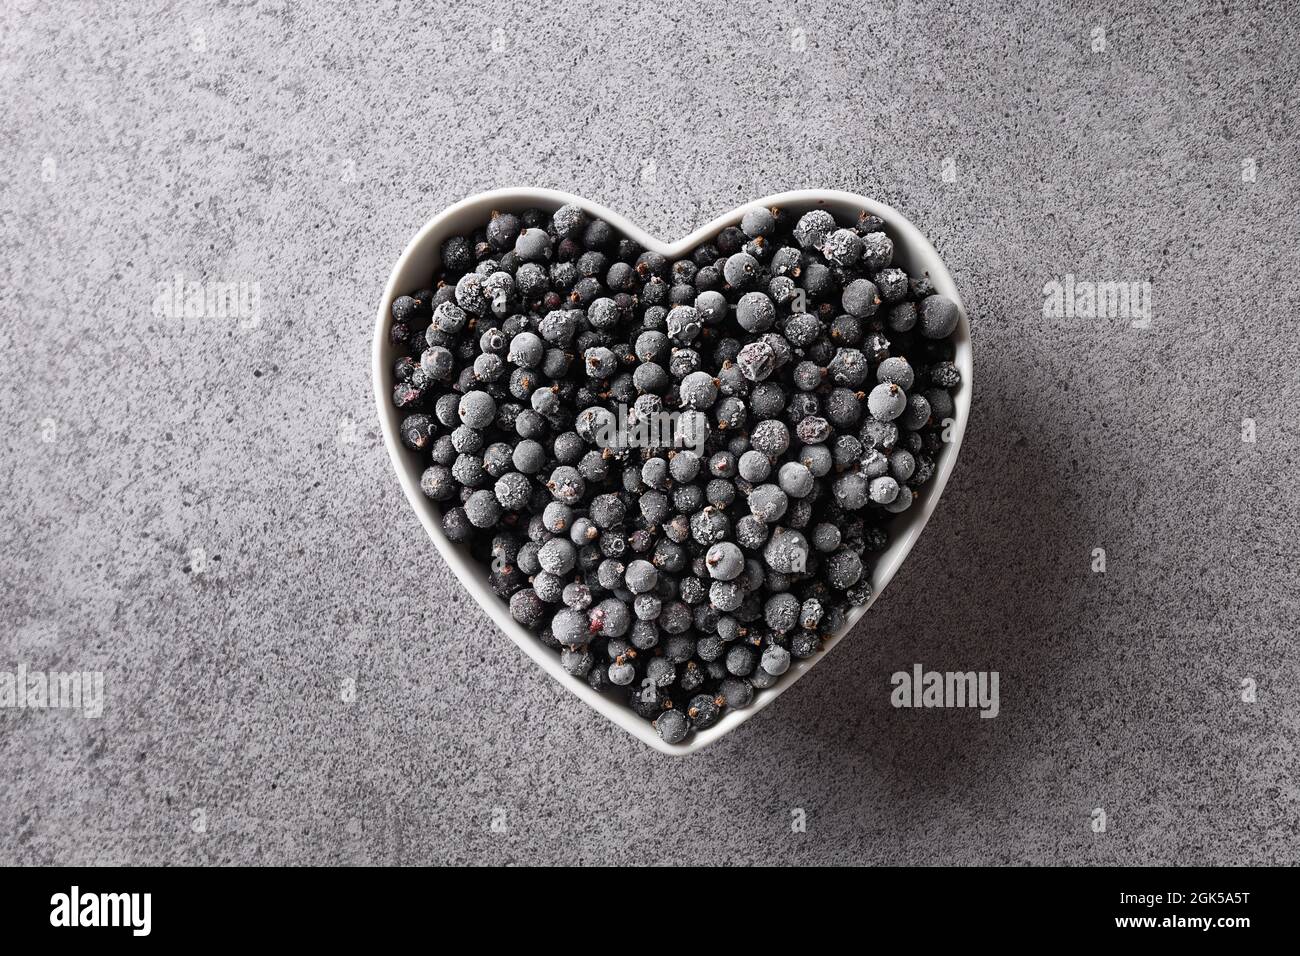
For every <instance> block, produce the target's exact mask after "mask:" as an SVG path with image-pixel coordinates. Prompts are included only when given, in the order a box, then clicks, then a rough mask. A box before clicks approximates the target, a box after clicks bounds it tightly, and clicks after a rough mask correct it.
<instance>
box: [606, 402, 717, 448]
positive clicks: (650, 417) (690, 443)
mask: <svg viewBox="0 0 1300 956" xmlns="http://www.w3.org/2000/svg"><path fill="white" fill-rule="evenodd" d="M594 431H595V434H594V437H595V440H596V445H597V446H598V447H600V448H649V449H652V450H660V449H669V448H690V449H692V450H694V451H695V452H696V453H697V454H700V455H703V454H704V441H705V439H706V438H707V437H708V433H709V423H708V419H706V418H705V417H704V415H703V414H701V413H700V412H697V411H691V410H689V409H686V410H683V411H668V412H662V411H660V412H648V413H644V414H643V413H640V412H638V411H636V409H632V410H631V411H629V410H628V407H627V406H626V405H624V404H622V403H620V404H619V406H618V411H617V413H615V414H610V415H605V416H603V417H602V419H601V421H600V422H599V423H598V424H597V426H596V428H595V430H594Z"/></svg>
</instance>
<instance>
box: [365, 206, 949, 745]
mask: <svg viewBox="0 0 1300 956" xmlns="http://www.w3.org/2000/svg"><path fill="white" fill-rule="evenodd" d="M893 256H894V245H893V242H892V240H891V239H890V237H889V235H888V234H887V233H886V231H885V223H883V222H882V221H881V220H880V219H878V218H876V217H874V216H869V215H866V214H865V213H864V214H863V215H862V216H861V217H860V218H859V220H858V221H857V222H856V223H853V224H851V225H847V226H843V225H840V224H838V223H837V222H836V221H835V219H834V218H833V217H832V216H831V215H830V213H828V212H826V211H824V210H820V209H816V210H813V211H811V212H805V213H803V214H802V215H799V214H797V213H792V212H790V211H789V210H785V209H757V210H753V211H751V212H749V213H747V214H746V215H745V217H744V219H743V220H742V221H741V223H740V226H739V227H736V226H732V227H729V228H727V229H724V230H723V231H722V232H721V233H720V234H719V235H718V236H717V238H716V239H715V240H714V241H713V242H711V243H707V244H705V245H702V246H699V247H698V248H697V249H695V251H694V252H693V253H692V254H691V255H690V256H689V258H685V259H680V260H677V261H670V260H668V259H666V258H664V257H663V256H661V255H658V254H656V253H654V252H647V251H645V250H643V249H642V248H641V247H640V246H638V245H637V244H636V243H635V242H633V241H632V240H630V239H627V238H625V237H623V236H621V235H619V234H618V233H617V232H616V231H615V230H614V229H613V227H611V226H610V225H609V224H608V223H605V222H602V221H600V220H593V219H591V218H590V217H588V216H587V215H586V213H585V212H584V211H583V210H582V209H581V208H579V207H577V206H574V205H569V206H563V207H561V208H560V209H557V210H556V211H555V212H554V213H553V214H550V213H546V212H544V211H541V210H537V209H530V210H527V211H524V212H522V213H519V214H517V215H516V214H513V213H508V212H503V213H497V214H494V215H493V217H492V220H491V221H490V222H488V223H487V224H486V225H485V226H484V227H483V228H482V229H480V230H478V231H477V232H475V233H474V234H473V235H471V236H459V237H456V238H453V239H450V240H448V241H447V242H446V243H444V244H443V247H442V268H443V270H444V271H443V272H442V274H441V275H439V276H436V277H434V283H433V285H432V286H431V287H430V288H427V289H420V290H416V291H414V292H412V294H410V295H404V296H401V297H399V298H398V299H397V300H396V301H394V302H393V305H392V317H393V322H392V326H391V336H392V341H393V343H394V344H395V345H396V346H398V348H399V350H400V351H401V352H402V353H403V354H402V355H401V356H400V357H399V358H398V359H397V361H396V364H395V366H394V369H393V376H394V388H393V403H394V404H395V405H396V406H397V408H399V409H400V410H402V412H403V413H405V417H404V418H403V420H402V423H401V436H402V441H403V442H404V443H405V444H406V446H407V447H408V448H410V449H412V450H413V451H415V452H418V453H419V454H420V455H421V456H423V458H424V459H425V460H426V461H427V462H428V465H427V468H426V469H425V471H424V474H423V478H422V480H421V486H422V488H423V490H424V493H425V494H426V495H428V496H429V498H431V499H432V500H433V501H435V502H437V503H438V504H439V505H440V506H441V512H442V527H443V529H444V531H445V532H446V533H447V536H448V537H449V538H450V539H451V540H453V541H457V542H462V543H464V544H466V545H467V546H468V547H469V548H470V549H471V550H472V552H473V553H474V554H475V556H476V557H478V558H479V559H480V560H482V561H483V562H484V564H485V571H487V568H488V567H490V571H487V573H488V574H489V583H490V585H491V587H492V589H493V591H495V592H496V593H497V594H498V595H500V597H501V598H502V599H504V600H507V601H509V604H510V613H511V615H512V616H513V617H514V618H515V619H516V620H517V621H519V622H520V623H522V624H524V625H525V626H527V627H528V628H530V629H532V630H534V631H535V632H536V633H537V634H538V636H539V638H540V639H541V640H542V641H543V642H544V643H545V644H547V645H548V646H550V647H552V648H554V649H555V650H557V651H558V652H559V654H560V660H561V663H562V664H563V666H564V668H565V670H567V671H568V672H569V673H571V674H574V675H576V676H578V677H580V678H582V679H584V680H586V681H587V682H588V683H589V684H590V685H591V686H592V687H594V688H596V689H597V690H600V691H602V692H607V693H617V694H621V695H622V697H623V698H624V699H626V701H627V703H628V705H629V706H630V707H632V709H633V710H635V711H636V712H637V713H638V714H640V715H641V716H643V717H645V718H647V719H649V720H653V721H654V726H655V728H656V729H657V731H658V732H659V734H660V736H661V737H662V738H663V739H664V740H666V741H668V742H670V743H676V742H679V741H681V740H683V739H685V738H686V736H687V735H688V734H689V733H690V732H691V731H692V730H695V729H704V728H706V727H709V726H711V725H713V724H714V723H716V722H717V721H718V719H719V718H720V717H721V715H722V713H723V712H724V710H725V709H726V708H729V707H744V706H746V705H747V704H748V703H749V702H750V701H751V699H752V698H753V695H754V691H755V690H756V689H759V690H761V689H763V688H767V687H771V686H772V685H773V684H774V683H775V682H776V681H777V680H778V679H779V678H780V676H781V675H782V674H783V673H785V671H786V670H787V669H788V668H789V667H790V665H791V661H792V659H799V658H806V657H809V656H811V655H812V654H814V653H816V652H817V650H818V649H819V647H820V646H821V641H822V638H823V637H825V636H827V635H829V634H831V633H833V632H834V631H835V630H836V629H837V628H839V627H841V626H842V624H843V622H844V617H845V614H846V612H847V610H848V608H849V607H850V606H851V605H860V604H863V603H865V602H866V601H867V600H868V599H869V598H870V595H871V586H870V579H871V573H870V571H871V564H872V559H871V555H872V553H873V552H878V551H880V550H881V549H882V548H884V546H885V544H886V542H887V541H888V529H889V519H890V517H891V516H892V515H895V514H898V513H900V512H903V511H906V510H907V509H908V508H909V507H911V506H912V505H913V504H914V503H915V501H916V499H917V496H918V495H920V494H921V489H922V487H923V486H924V485H925V483H926V482H927V481H928V480H929V479H930V477H931V476H932V475H933V473H934V470H935V460H936V457H937V455H938V454H939V452H940V450H941V448H942V444H943V430H944V423H945V420H947V419H950V418H951V416H952V415H953V399H952V396H951V390H952V389H953V388H954V387H955V386H956V385H957V384H958V380H959V376H958V372H957V369H956V367H955V366H954V365H953V362H952V358H953V346H952V342H951V341H950V336H951V335H952V333H953V331H954V330H955V329H956V327H957V322H958V310H957V307H956V305H955V304H954V303H953V302H952V301H951V300H949V299H947V298H945V297H943V296H941V295H937V294H935V292H934V289H933V288H932V286H931V284H930V282H929V279H928V278H927V277H916V276H909V275H908V274H907V273H906V272H905V271H904V270H902V269H900V268H897V267H895V266H894V265H893ZM664 420H667V421H668V422H669V423H671V424H672V425H674V426H675V430H673V431H672V432H671V434H672V435H674V436H675V437H674V439H673V441H674V444H675V447H652V446H651V447H648V446H647V445H646V444H644V443H638V442H637V441H636V440H635V439H636V438H637V436H638V435H642V436H644V435H646V434H651V435H657V436H660V437H662V436H663V435H664V434H665V430H663V429H658V430H655V429H640V430H638V429H637V428H635V427H627V426H628V424H629V423H631V424H632V425H638V424H642V425H643V424H645V423H648V422H651V421H659V422H662V421H664Z"/></svg>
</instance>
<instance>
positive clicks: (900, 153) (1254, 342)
mask: <svg viewBox="0 0 1300 956" xmlns="http://www.w3.org/2000/svg"><path fill="white" fill-rule="evenodd" d="M1176 6H1177V9H1172V10H1171V9H1168V8H1167V5H1165V4H1150V5H1147V4H1139V5H1138V8H1137V9H1127V10H1126V9H1124V8H1123V5H1111V6H1105V5H1090V4H1084V3H1079V4H1075V3H1053V2H1035V3H1029V4H1026V3H1021V2H1014V3H1013V2H1004V0H1002V2H990V3H970V2H961V0H958V2H953V3H944V4H929V3H920V2H908V0H902V2H897V3H892V4H891V3H886V4H876V5H871V8H870V9H868V8H867V5H864V4H859V3H852V2H839V3H825V2H811V3H803V4H798V5H795V4H789V3H761V2H750V3H740V4H731V5H709V4H699V3H689V2H688V3H678V2H676V0H658V2H655V3H650V4H626V3H612V2H605V0H589V2H583V3H569V2H564V3H552V4H536V3H522V2H507V3H500V4H496V5H492V6H483V5H478V4H468V3H455V4H450V3H448V4H439V5H424V6H417V5H415V4H400V5H399V4H392V3H386V4H373V5H359V4H345V3H339V4H323V3H322V4H309V3H298V2H291V0H278V2H276V0H270V2H259V0H228V2H226V3H221V4H200V3H190V4H159V3H154V2H142V3H137V4H132V5H130V9H129V10H128V9H127V8H126V7H121V8H119V7H116V6H113V5H104V4H91V3H70V2H52V3H39V4H38V3H35V2H32V0H11V2H8V3H6V4H4V7H3V11H2V12H0V17H2V18H3V29H2V30H0V77H2V79H3V82H2V83H0V98H2V100H3V109H2V110H0V147H2V148H0V156H2V157H3V159H2V160H0V164H2V165H0V170H2V174H0V175H2V178H0V245H2V247H3V249H2V252H3V254H2V256H0V263H2V264H0V269H2V270H3V273H2V274H0V280H2V281H0V305H2V306H3V316H4V322H3V325H2V326H0V346H2V348H0V365H2V372H0V409H3V416H4V425H5V428H4V435H3V468H2V472H3V495H0V526H2V527H3V536H2V538H0V613H2V616H3V631H2V632H0V670H13V669H14V668H15V667H16V666H17V665H18V664H19V663H25V664H26V665H27V666H28V667H29V668H31V669H40V668H47V669H64V670H67V669H74V668H75V669H90V670H94V669H100V670H103V671H104V672H105V674H106V679H107V691H106V693H107V703H106V710H105V713H104V716H103V717H102V718H101V719H99V720H91V719H86V718H84V717H81V716H78V715H75V714H72V713H69V712H66V711H33V710H24V711H17V710H0V767H3V772H2V773H0V862H4V863H9V862H19V863H91V862H96V863H146V862H167V863H182V862H185V863H236V862H238V863H263V862H266V863H270V862H314V863H353V862H366V861H378V862H406V863H415V862H440V863H500V862H515V863H536V862H568V863H579V862H594V861H605V862H617V863H650V862H658V863H677V862H724V863H745V862H758V861H790V862H805V863H835V864H843V863H855V862H863V863H934V864H942V863H1027V862H1031V863H1169V862H1172V863H1249V862H1287V861H1290V862H1294V861H1295V859H1296V854H1297V848H1298V846H1300V830H1298V826H1300V823H1298V821H1300V787H1298V786H1297V783H1296V780H1297V772H1298V771H1300V767H1298V766H1297V764H1298V760H1297V746H1298V741H1300V706H1298V702H1300V668H1298V666H1297V655H1296V643H1297V612H1300V585H1298V584H1297V573H1296V564H1297V559H1298V558H1300V546H1298V545H1297V543H1296V540H1297V539H1296V532H1297V528H1300V519H1297V516H1296V505H1297V500H1298V492H1300V476H1298V472H1297V463H1298V462H1297V443H1298V440H1300V411H1298V409H1300V373H1298V372H1297V368H1298V367H1300V338H1298V337H1297V332H1300V319H1298V318H1297V315H1298V311H1297V310H1298V307H1300V280H1297V278H1296V277H1297V265H1298V264H1300V263H1298V262H1297V258H1298V254H1297V249H1300V217H1297V215H1296V208H1297V204H1298V203H1300V188H1298V187H1297V179H1296V173H1297V169H1300V164H1298V163H1297V159H1298V157H1297V132H1300V130H1298V128H1297V119H1296V116H1297V110H1298V107H1300V101H1298V96H1297V85H1296V75H1297V72H1296V71H1297V54H1296V50H1297V48H1298V44H1300V22H1298V20H1300V14H1297V11H1296V8H1295V7H1294V6H1293V5H1291V4H1289V3H1286V2H1277V3H1237V2H1233V3H1215V4H1204V5H1201V4H1197V5H1176ZM1098 29H1100V30H1102V31H1104V49H1098V47H1101V46H1102V43H1101V42H1100V41H1101V40H1102V36H1103V35H1102V34H1101V33H1098V32H1096V31H1097V30H1098ZM514 184H530V185H545V186H555V187H560V188H564V189H569V190H572V191H575V192H581V193H584V194H586V195H588V196H590V197H591V198H593V199H595V200H597V201H599V202H602V203H605V204H607V205H609V206H612V207H614V208H617V209H621V210H626V211H628V212H629V213H630V214H631V215H632V217H633V218H634V219H638V220H639V221H640V222H642V223H643V224H644V225H645V226H646V227H647V228H649V229H651V230H652V231H656V232H658V233H659V234H661V235H663V236H665V237H672V236H676V235H680V234H682V233H684V232H686V231H688V230H690V229H691V228H693V227H695V226H697V225H699V224H700V223H702V222H704V221H707V220H708V219H710V218H712V217H713V216H715V215H716V214H718V213H719V212H721V211H724V210H726V209H728V208H730V207H732V206H733V205H735V204H736V203H737V202H739V201H741V200H744V199H749V198H752V197H755V196H760V195H764V194H768V193H772V192H777V191H780V190H782V189H786V188H795V187H801V186H824V187H838V188H843V189H849V190H854V191H858V192H862V193H866V194H868V195H872V196H876V197H879V198H881V199H883V200H885V201H886V202H889V203H891V204H894V205H896V206H897V207H898V208H900V209H902V210H903V211H905V212H906V213H907V215H908V216H909V217H911V218H912V220H913V221H914V222H916V223H917V224H918V225H919V226H920V227H921V228H922V229H923V230H924V231H926V232H927V234H928V235H930V236H931V237H932V239H933V240H934V241H935V243H936V245H937V246H938V247H939V249H940V251H941V252H942V253H943V254H944V255H945V256H946V258H947V261H948V263H949V265H950V267H951V268H952V270H953V272H954V275H955V276H956V278H957V281H958V282H959V284H960V287H961V289H962V292H963V295H964V296H965V298H966V302H967V305H968V308H969V310H970V313H971V317H972V324H973V327H974V336H975V345H976V350H975V356H976V374H977V387H976V391H975V405H974V411H973V417H972V421H971V427H970V429H969V431H968V432H967V439H966V444H965V447H964V448H963V452H962V460H961V461H960V463H959V465H958V468H957V470H956V472H955V474H954V476H953V480H952V481H951V483H950V484H949V486H948V489H947V492H946V494H945V498H944V501H943V503H942V505H941V507H940V508H939V510H938V512H937V513H936V515H935V517H934V519H933V520H932V521H931V523H930V526H929V528H928V530H927V531H926V534H925V536H924V538H923V539H922V541H921V543H920V544H919V546H918V547H917V548H916V550H915V551H914V552H913V554H912V556H911V558H910V560H909V563H908V564H907V565H906V566H905V568H904V569H903V571H902V573H900V575H899V576H898V578H897V579H896V580H895V581H894V583H893V584H892V585H891V587H890V588H889V590H888V591H887V592H886V593H885V595H884V597H883V598H882V599H881V600H880V601H879V602H878V603H877V605H876V606H875V608H874V609H873V610H872V611H871V613H870V614H869V615H868V616H867V618H866V619H865V620H864V622H863V623H862V624H861V626H859V627H858V629H857V630H856V632H855V633H854V634H853V635H852V637H851V638H850V639H849V640H847V641H845V642H844V643H843V644H842V645H841V646H840V648H839V649H838V650H837V651H836V652H835V653H834V654H833V655H832V656H831V657H829V658H828V659H827V661H826V664H825V665H824V666H822V667H820V668H819V669H818V670H817V671H816V672H815V673H813V674H812V675H810V676H809V677H808V678H807V679H806V680H804V681H802V682H801V683H800V685H799V686H798V688H797V689H795V690H793V691H792V692H791V693H790V694H788V695H786V696H785V697H783V698H782V699H781V700H780V701H778V702H777V703H776V704H775V705H774V706H772V707H771V708H769V709H768V710H766V711H765V712H763V713H762V714H761V715H759V716H758V717H756V718H755V719H754V720H752V721H750V722H749V723H747V724H746V725H745V726H744V727H743V728H741V729H740V730H739V731H737V732H736V733H734V734H733V735H731V736H730V737H728V738H726V739H725V740H724V741H723V742H721V743H719V744H717V745H716V746H714V747H713V748H711V749H709V750H707V751H705V752H703V753H702V754H700V755H698V756H695V757H692V758H690V759H685V760H680V759H679V760H675V759H671V758H666V757H664V756H661V755H659V754H656V753H654V752H652V751H650V750H648V749H647V748H645V747H643V746H642V745H641V744H639V743H637V742H636V741H634V740H633V739H632V738H630V737H628V736H627V735H625V734H624V733H623V732H622V731H619V730H617V729H616V728H614V727H613V726H612V725H610V724H607V723H606V722H605V721H604V720H603V718H600V717H599V716H597V715H596V714H595V713H593V712H592V711H590V710H588V709H587V708H586V707H585V706H584V705H582V704H580V703H579V702H577V701H576V700H575V699H574V698H572V697H571V696H570V695H569V694H568V693H567V692H566V691H564V690H563V689H562V688H561V687H559V686H558V685H557V684H555V683H553V682H552V681H551V680H550V679H549V678H547V677H545V676H544V675H543V674H542V673H541V672H540V671H539V670H538V669H537V668H535V667H534V666H533V665H532V664H531V663H529V662H528V661H527V660H525V659H524V658H523V657H522V656H521V655H520V654H518V653H517V652H516V650H515V649H514V647H513V645H512V644H510V643H509V641H508V640H506V638H505V637H504V636H502V635H501V634H499V633H497V632H496V631H495V630H494V628H493V627H492V625H491V624H490V623H489V620H488V618H487V617H486V616H485V615H484V614H483V613H482V612H481V611H480V610H478V608H477V607H476V606H475V605H474V604H473V603H472V601H470V600H469V599H468V598H467V597H466V596H465V595H463V594H462V593H461V592H460V591H459V590H458V588H457V586H456V583H455V582H454V580H453V579H452V576H451V574H450V572H449V571H448V570H447V568H446V567H445V566H444V565H443V564H442V563H441V561H440V560H439V559H438V558H437V557H436V555H435V553H434V551H433V548H432V546H431V545H430V543H429V541H428V540H427V539H426V538H425V535H424V533H423V532H422V530H421V529H420V527H419V525H418V524H417V522H416V520H415V518H414V517H413V516H412V514H411V513H410V512H409V511H408V509H407V506H406V504H405V501H404V499H403V497H402V495H401V493H400V490H399V488H398V485H397V482H396V479H395V478H394V476H393V474H392V472H391V470H390V468H389V464H388V460H387V457H386V455H385V453H384V450H383V448H382V444H381V442H380V440H379V436H378V434H377V421H376V417H375V414H374V411H373V407H372V397H371V386H370V380H369V371H368V361H369V350H370V336H371V326H372V321H373V317H374V310H375V307H376V305H377V303H378V300H379V296H380V293H381V290H382V285H383V282H384V281H385V279H386V277H387V275H388V271H389V269H390V267H391V265H392V263H393V261H394V260H395V258H396V257H397V255H398V253H399V252H400V251H401V249H402V247H403V245H404V244H405V243H406V241H407V240H408V239H409V238H410V237H411V235H412V234H413V233H414V232H415V231H416V229H418V227H419V226H420V225H421V224H422V223H423V222H424V221H425V220H426V219H427V218H428V217H429V216H431V215H432V214H433V213H435V212H436V211H438V210H439V209H440V208H442V207H443V206H445V205H446V204H448V203H450V202H452V201H454V200H456V199H458V198H460V197H462V196H464V195H467V194H469V193H473V192H476V191H478V190H482V189H486V188H490V187H495V186H502V185H514ZM1067 273H1068V274H1073V275H1075V276H1076V277H1078V278H1079V279H1082V280H1086V281H1097V282H1101V281H1134V282H1144V281H1149V282H1150V283H1151V288H1152V322H1151V326H1150V328H1138V327H1134V326H1133V323H1132V321H1131V320H1130V318H1129V317H1127V316H1122V315H1121V316H1106V317H1100V318H1097V317H1092V318H1084V317H1073V318H1065V317H1061V318H1054V317H1046V318H1045V317H1044V313H1043V302H1044V294H1043V287H1044V285H1045V284H1046V283H1048V282H1050V281H1051V280H1052V279H1054V278H1062V277H1064V276H1065V275H1066V274H1067ZM176 276H181V277H182V279H183V281H197V282H204V283H213V282H236V283H255V284H256V288H257V290H258V292H259V296H260V298H259V312H258V317H259V319H260V321H259V322H258V323H257V324H255V325H254V324H253V323H250V322H240V321H239V320H238V319H237V318H235V317H224V318H223V317H218V316H209V317H205V318H198V319H185V318H175V317H173V318H169V317H168V316H167V315H166V314H165V310H164V309H163V306H164V305H165V304H166V301H167V300H166V296H165V295H160V293H161V292H162V290H165V289H166V288H167V287H168V285H167V284H168V283H171V282H173V281H175V277H176ZM160 303H161V304H160ZM250 325H252V326H253V327H247V326H250ZM1246 419H1250V420H1252V421H1253V422H1254V438H1255V440H1254V441H1253V442H1249V441H1243V434H1244V431H1243V430H1244V429H1245V431H1246V432H1248V431H1249V426H1248V425H1244V424H1243V422H1244V420H1246ZM1096 548H1104V549H1105V553H1106V571H1105V573H1104V574H1100V573H1095V572H1094V571H1093V551H1094V549H1096ZM916 662H921V663H924V664H925V665H926V666H927V667H934V668H938V669H941V670H950V669H967V668H969V669H979V670H984V669H988V670H997V671H998V672H999V673H1000V675H1001V699H1002V712H1001V715H1000V716H999V717H998V718H997V719H995V720H980V719H978V717H977V716H976V714H975V712H974V711H961V710H946V711H944V710H928V711H909V710H895V709H893V708H892V707H891V706H890V705H889V689H890V688H889V684H888V679H889V675H890V674H891V673H892V672H894V671H896V670H900V669H907V668H910V666H911V665H912V664H913V663H916ZM349 679H351V680H352V681H354V682H355V696H354V697H353V698H352V699H351V700H350V701H346V700H344V697H345V696H349V695H347V694H345V693H344V692H343V688H344V686H345V684H344V682H345V681H347V680H349ZM1246 679H1249V680H1251V681H1253V682H1254V685H1253V686H1255V688H1256V692H1255V696H1254V702H1253V703H1252V702H1247V701H1244V700H1243V699H1242V698H1243V681H1245V680H1246ZM1248 686H1249V685H1247V687H1248ZM1246 696H1250V695H1249V694H1246ZM1099 808H1100V809H1101V810H1104V812H1105V814H1106V828H1105V832H1094V826H1093V817H1094V814H1095V811H1096V810H1098V809H1099ZM796 810H803V811H804V815H805V818H806V821H807V832H803V833H799V832H792V826H791V823H792V820H793V819H795V817H796V816H797V814H796V813H795V812H794V811H796ZM494 823H495V824H496V826H495V827H494Z"/></svg>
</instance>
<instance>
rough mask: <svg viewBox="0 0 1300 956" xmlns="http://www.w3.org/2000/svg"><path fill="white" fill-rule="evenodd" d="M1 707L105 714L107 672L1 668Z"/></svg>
mask: <svg viewBox="0 0 1300 956" xmlns="http://www.w3.org/2000/svg"><path fill="white" fill-rule="evenodd" d="M0 708H13V709H15V710H46V709H51V708H52V709H55V710H79V711H81V712H82V714H83V716H86V717H91V718H95V717H102V716H103V715H104V672H103V671H29V670H28V669H27V665H26V664H19V665H18V668H17V670H15V671H0Z"/></svg>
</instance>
